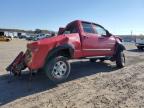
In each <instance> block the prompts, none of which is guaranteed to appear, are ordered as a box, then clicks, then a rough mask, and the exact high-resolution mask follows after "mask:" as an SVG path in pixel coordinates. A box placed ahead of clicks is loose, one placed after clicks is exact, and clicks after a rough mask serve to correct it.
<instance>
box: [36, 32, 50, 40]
mask: <svg viewBox="0 0 144 108" xmlns="http://www.w3.org/2000/svg"><path fill="white" fill-rule="evenodd" d="M47 37H51V34H38V35H36V37H35V38H34V40H35V41H37V40H40V39H44V38H47Z"/></svg>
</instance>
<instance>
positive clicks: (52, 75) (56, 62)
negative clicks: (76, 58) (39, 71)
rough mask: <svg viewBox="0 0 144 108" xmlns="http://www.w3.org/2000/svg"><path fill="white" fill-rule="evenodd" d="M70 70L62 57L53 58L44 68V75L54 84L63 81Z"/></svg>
mask: <svg viewBox="0 0 144 108" xmlns="http://www.w3.org/2000/svg"><path fill="white" fill-rule="evenodd" d="M70 70H71V67H70V63H69V62H68V61H67V58H66V57H63V56H58V57H55V58H53V59H52V60H51V61H50V62H48V63H47V64H46V66H45V71H46V75H47V76H48V78H49V79H50V80H51V81H53V82H55V83H60V82H63V81H65V80H66V79H67V77H68V76H69V74H70Z"/></svg>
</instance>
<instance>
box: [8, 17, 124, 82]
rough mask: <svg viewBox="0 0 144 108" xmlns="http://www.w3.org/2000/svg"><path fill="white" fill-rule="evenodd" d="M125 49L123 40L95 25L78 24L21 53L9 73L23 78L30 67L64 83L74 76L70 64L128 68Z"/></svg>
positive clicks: (91, 23)
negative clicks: (72, 61)
mask: <svg viewBox="0 0 144 108" xmlns="http://www.w3.org/2000/svg"><path fill="white" fill-rule="evenodd" d="M124 50H125V47H124V46H123V44H122V42H121V39H120V38H119V37H115V36H114V35H112V34H111V33H109V32H108V30H106V29H105V28H104V27H102V26H101V25H99V24H95V23H93V22H87V21H81V20H76V21H73V22H71V23H69V24H68V25H67V26H66V27H65V28H60V29H59V32H58V36H54V37H52V38H45V39H41V40H39V41H35V42H32V43H28V44H27V51H26V52H25V53H20V55H19V56H18V57H17V58H16V59H15V61H14V62H13V63H12V64H11V65H10V66H8V67H7V71H10V70H11V71H12V72H13V73H14V74H20V73H21V70H22V69H25V68H26V67H28V69H30V72H33V71H38V70H40V69H43V70H44V72H45V73H46V75H47V76H48V78H49V79H50V80H52V81H54V82H62V81H64V80H66V79H67V77H68V76H69V74H70V71H71V66H70V62H69V61H68V60H70V59H81V58H83V59H84V58H88V59H90V61H91V62H95V61H96V60H97V59H100V60H101V61H104V60H111V61H115V62H116V65H117V67H119V68H122V67H124V66H125V55H124V52H123V51H124Z"/></svg>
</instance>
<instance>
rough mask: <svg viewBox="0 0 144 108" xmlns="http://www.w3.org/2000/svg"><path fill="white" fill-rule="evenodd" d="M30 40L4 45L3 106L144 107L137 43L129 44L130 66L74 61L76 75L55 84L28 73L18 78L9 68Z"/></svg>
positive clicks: (0, 60) (0, 62) (142, 60)
mask: <svg viewBox="0 0 144 108" xmlns="http://www.w3.org/2000/svg"><path fill="white" fill-rule="evenodd" d="M26 43H27V42H26V41H24V40H12V41H11V42H0V106H1V107H4V108H77V107H78V108H80V107H82V108H125V107H128V108H144V52H140V51H138V50H137V49H136V47H135V46H134V44H128V43H127V44H125V46H126V48H127V51H126V52H125V53H126V59H127V63H126V67H125V68H123V69H119V70H118V69H116V68H115V64H114V63H110V62H104V63H100V62H96V63H90V62H88V60H81V61H77V60H74V61H71V62H72V63H71V64H72V72H71V74H70V77H69V78H68V80H67V82H65V83H62V84H59V85H55V84H52V83H50V81H49V80H48V79H47V77H46V76H45V75H44V74H38V75H36V76H34V77H33V80H32V82H31V83H30V82H29V80H28V74H24V75H22V76H21V77H20V78H17V77H16V78H14V79H13V82H12V83H8V79H9V76H8V74H7V73H6V71H5V67H6V66H7V65H8V64H9V63H10V62H11V61H12V60H13V59H14V58H15V56H16V55H17V54H18V52H20V51H21V50H25V48H26V47H25V46H26Z"/></svg>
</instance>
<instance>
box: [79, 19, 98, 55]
mask: <svg viewBox="0 0 144 108" xmlns="http://www.w3.org/2000/svg"><path fill="white" fill-rule="evenodd" d="M81 26H82V32H83V33H82V36H81V37H82V38H81V40H82V52H83V56H85V57H88V56H98V53H97V49H98V37H97V34H95V31H94V29H93V26H92V24H91V23H88V22H82V25H81Z"/></svg>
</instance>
